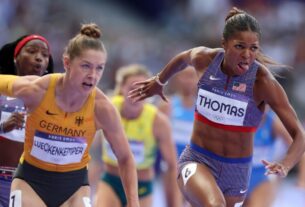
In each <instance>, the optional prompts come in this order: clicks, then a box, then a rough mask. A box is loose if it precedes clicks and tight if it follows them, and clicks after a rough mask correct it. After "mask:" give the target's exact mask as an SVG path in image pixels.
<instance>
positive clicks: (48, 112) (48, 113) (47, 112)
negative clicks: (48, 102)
mask: <svg viewBox="0 0 305 207" xmlns="http://www.w3.org/2000/svg"><path fill="white" fill-rule="evenodd" d="M46 114H47V115H51V116H53V115H58V114H55V113H52V112H50V111H49V110H46Z"/></svg>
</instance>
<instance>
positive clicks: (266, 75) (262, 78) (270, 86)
mask: <svg viewBox="0 0 305 207" xmlns="http://www.w3.org/2000/svg"><path fill="white" fill-rule="evenodd" d="M258 64H259V68H258V70H257V74H256V80H255V85H254V97H255V100H256V101H257V102H258V103H260V102H262V101H267V100H268V99H271V98H272V97H273V96H274V94H276V92H277V91H278V90H280V88H281V86H280V84H279V83H278V81H277V80H276V78H275V77H274V75H273V74H272V73H271V71H270V70H269V69H268V68H267V67H266V66H264V65H262V64H260V63H258ZM267 102H268V101H267Z"/></svg>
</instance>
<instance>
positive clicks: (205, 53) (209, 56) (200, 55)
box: [191, 46, 222, 73]
mask: <svg viewBox="0 0 305 207" xmlns="http://www.w3.org/2000/svg"><path fill="white" fill-rule="evenodd" d="M221 50H222V49H221V48H209V47H203V46H201V47H196V48H193V49H192V50H191V62H192V65H193V66H194V67H195V69H196V70H197V71H198V72H201V73H202V72H204V71H205V69H206V68H207V67H208V65H209V64H210V63H211V62H212V60H213V59H214V57H215V55H216V54H217V53H218V52H220V51H221Z"/></svg>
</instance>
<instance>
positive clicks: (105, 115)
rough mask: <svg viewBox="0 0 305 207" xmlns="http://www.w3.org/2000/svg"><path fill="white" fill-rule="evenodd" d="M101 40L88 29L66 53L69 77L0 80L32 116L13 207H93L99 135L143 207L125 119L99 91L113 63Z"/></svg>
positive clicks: (130, 199) (0, 87)
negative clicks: (93, 160)
mask: <svg viewBox="0 0 305 207" xmlns="http://www.w3.org/2000/svg"><path fill="white" fill-rule="evenodd" d="M100 35H101V31H100V29H99V28H98V26H97V25H96V24H86V25H83V26H82V28H81V31H80V34H78V35H76V36H75V37H74V38H73V39H71V40H70V42H69V44H68V46H67V47H66V50H65V53H64V55H63V63H64V68H65V70H66V72H65V73H63V74H51V75H46V76H44V77H41V78H39V77H33V76H32V77H29V76H24V77H17V76H9V75H0V93H1V94H4V95H7V96H12V97H16V98H19V99H21V100H22V101H23V102H24V104H25V106H26V108H27V111H28V116H27V120H26V129H25V131H26V132H25V145H24V152H23V155H22V157H21V159H20V164H19V166H18V169H17V172H16V175H15V177H14V180H13V182H12V187H11V195H10V206H11V207H21V206H22V207H33V206H34V207H46V206H47V207H58V206H61V207H74V206H75V207H76V206H77V207H79V206H83V207H89V206H91V202H90V198H89V196H90V188H89V184H88V173H87V171H88V170H87V164H88V162H89V160H90V156H89V154H88V151H89V148H90V145H91V143H92V140H93V137H94V134H95V132H96V130H98V129H101V130H103V131H104V133H105V135H107V139H108V142H109V143H110V144H111V146H112V149H113V151H114V152H115V155H116V157H117V159H118V162H119V166H120V168H119V169H120V175H121V178H122V181H123V185H124V190H125V192H126V195H127V203H128V206H129V207H131V206H132V207H139V201H138V197H137V194H138V191H137V175H136V168H135V162H134V159H133V157H132V153H131V150H130V148H129V145H128V142H127V138H126V135H125V133H124V130H123V128H122V126H121V124H120V118H119V114H118V113H117V110H116V109H115V107H114V106H113V104H112V103H111V102H110V100H109V99H108V98H107V97H106V95H105V94H104V93H103V92H102V91H101V90H99V89H98V88H97V87H96V85H97V83H98V82H99V80H100V78H101V76H102V74H103V71H104V68H105V64H106V60H107V53H106V50H105V48H104V45H103V43H102V41H101V40H100ZM12 150H13V149H12ZM123 163H124V164H123ZM122 164H123V165H122Z"/></svg>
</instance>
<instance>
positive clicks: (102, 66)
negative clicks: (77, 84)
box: [96, 65, 105, 71]
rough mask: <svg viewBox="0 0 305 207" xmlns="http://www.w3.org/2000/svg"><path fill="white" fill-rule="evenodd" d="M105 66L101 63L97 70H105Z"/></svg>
mask: <svg viewBox="0 0 305 207" xmlns="http://www.w3.org/2000/svg"><path fill="white" fill-rule="evenodd" d="M104 68H105V66H104V65H100V66H97V68H96V69H97V70H98V71H103V70H104Z"/></svg>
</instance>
